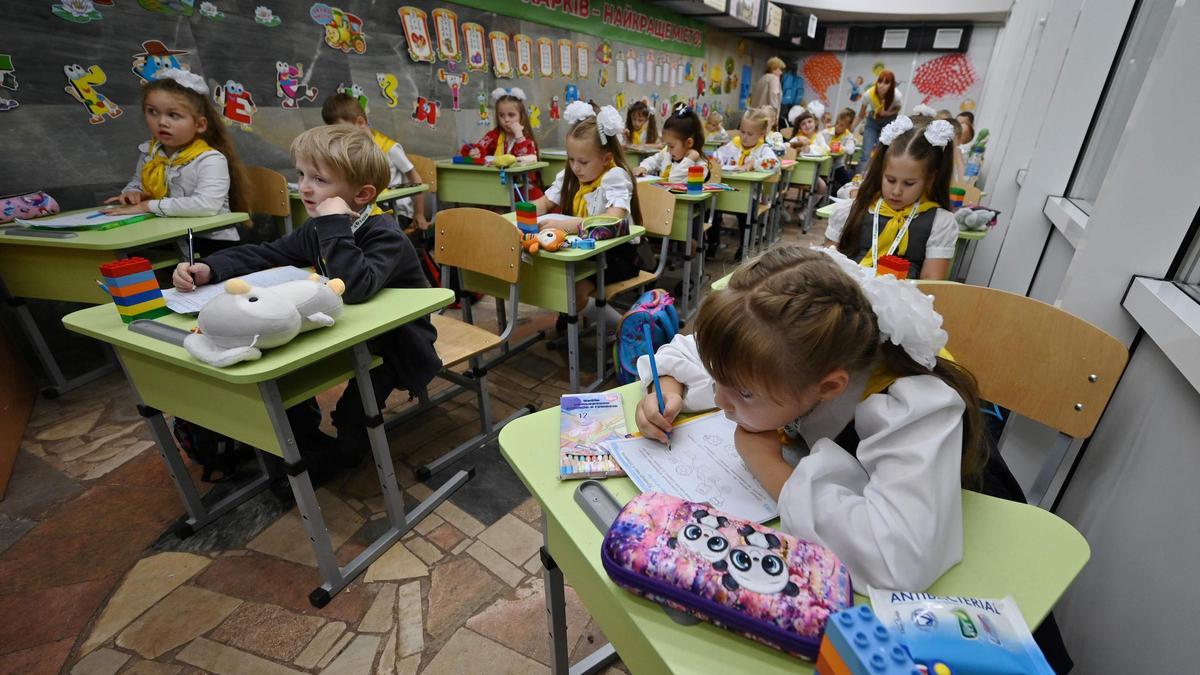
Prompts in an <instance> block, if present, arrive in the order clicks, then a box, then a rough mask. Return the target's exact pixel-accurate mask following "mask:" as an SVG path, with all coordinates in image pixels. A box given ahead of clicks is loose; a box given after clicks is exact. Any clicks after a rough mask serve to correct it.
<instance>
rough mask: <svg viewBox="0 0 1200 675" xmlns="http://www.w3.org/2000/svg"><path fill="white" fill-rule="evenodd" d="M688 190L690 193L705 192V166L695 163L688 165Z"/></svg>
mask: <svg viewBox="0 0 1200 675" xmlns="http://www.w3.org/2000/svg"><path fill="white" fill-rule="evenodd" d="M687 190H688V194H689V195H698V194H700V193H701V192H704V167H703V166H700V165H699V164H693V165H692V166H689V167H688V178H687Z"/></svg>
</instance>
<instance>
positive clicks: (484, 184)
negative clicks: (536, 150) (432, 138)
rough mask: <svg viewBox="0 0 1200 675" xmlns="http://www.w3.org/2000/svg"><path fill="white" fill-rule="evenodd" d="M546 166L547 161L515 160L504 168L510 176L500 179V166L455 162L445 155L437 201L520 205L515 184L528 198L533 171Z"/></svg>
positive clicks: (478, 204)
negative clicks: (520, 161) (525, 162)
mask: <svg viewBox="0 0 1200 675" xmlns="http://www.w3.org/2000/svg"><path fill="white" fill-rule="evenodd" d="M546 166H547V164H546V162H541V161H538V162H530V163H528V164H514V165H513V166H510V167H508V168H507V169H504V172H505V174H506V175H507V180H506V181H505V182H504V183H501V181H500V171H501V170H500V169H497V168H496V167H494V166H480V165H478V164H455V163H454V162H453V161H451V160H448V159H443V160H440V161H438V163H437V180H438V190H437V198H438V202H439V203H440V204H447V203H453V204H462V205H469V206H502V207H505V208H507V209H508V210H510V211H511V210H514V209H516V208H517V207H516V204H517V202H518V201H520V200H519V199H517V197H516V193H515V191H514V190H513V185H514V184H515V183H518V182H519V183H520V185H521V194H523V195H525V198H526V199H528V198H529V176H530V174H531V173H532V172H534V171H538V170H541V169H544V168H546Z"/></svg>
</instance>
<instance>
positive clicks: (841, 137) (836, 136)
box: [829, 129, 851, 143]
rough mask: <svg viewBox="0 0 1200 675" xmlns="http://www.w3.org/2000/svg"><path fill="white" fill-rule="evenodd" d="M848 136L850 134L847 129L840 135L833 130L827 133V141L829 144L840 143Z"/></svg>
mask: <svg viewBox="0 0 1200 675" xmlns="http://www.w3.org/2000/svg"><path fill="white" fill-rule="evenodd" d="M850 135H851V134H850V130H849V129H847V130H845V131H843V132H842V133H840V134H839V133H837V130H836V129H835V130H834V131H831V132H830V133H829V140H830V142H831V143H833V142H836V143H841V142H842V141H844V140H845V139H846V137H847V136H850Z"/></svg>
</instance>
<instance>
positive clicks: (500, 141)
mask: <svg viewBox="0 0 1200 675" xmlns="http://www.w3.org/2000/svg"><path fill="white" fill-rule="evenodd" d="M504 140H505V139H504V132H503V131H501V132H500V133H498V134H496V151H495V152H494V153H493V154H495V155H496V156H497V157H499V156H500V155H504V154H508V153H506V152H505V151H504Z"/></svg>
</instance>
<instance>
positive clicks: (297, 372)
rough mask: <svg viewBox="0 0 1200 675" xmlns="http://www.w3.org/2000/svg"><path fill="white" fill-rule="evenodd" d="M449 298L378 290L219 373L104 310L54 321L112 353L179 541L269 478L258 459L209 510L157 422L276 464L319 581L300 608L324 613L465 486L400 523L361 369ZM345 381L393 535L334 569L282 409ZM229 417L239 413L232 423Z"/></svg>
mask: <svg viewBox="0 0 1200 675" xmlns="http://www.w3.org/2000/svg"><path fill="white" fill-rule="evenodd" d="M453 299H454V292H453V291H451V290H450V289H445V288H421V289H393V288H386V289H384V290H382V291H380V292H379V293H378V294H377V295H376V296H375V297H374V298H372V299H371V300H370V301H369V302H366V303H363V304H359V305H346V306H345V309H344V310H343V312H342V315H341V316H340V317H339V318H338V320H337V323H336V324H334V325H333V326H331V327H328V328H320V329H317V330H314V331H310V332H307V333H303V334H301V335H299V336H298V337H296V339H295V340H293V341H291V342H290V343H288V344H286V345H283V346H281V347H277V348H275V349H272V350H269V351H267V352H266V353H264V354H263V357H262V358H261V359H258V360H256V361H243V362H242V363H238V364H234V365H232V366H230V367H228V368H215V367H213V366H210V365H208V364H206V363H203V362H201V361H199V360H196V359H194V358H192V357H191V355H189V354H188V352H187V351H186V350H185V349H184V348H183V346H182V342H179V343H174V342H167V341H164V340H161V339H158V338H153V337H150V336H147V335H143V334H141V333H137V332H134V331H133V330H130V329H128V328H127V327H126V326H125V324H124V323H122V322H121V319H120V317H119V316H118V314H117V312H116V310H115V309H114V308H113V307H112V306H111V305H102V306H97V307H89V308H88V309H84V310H80V311H78V312H74V313H72V314H69V315H67V316H66V317H64V318H63V324H65V325H66V326H67V328H69V329H71V330H73V331H75V332H77V333H82V334H84V335H87V336H89V337H93V338H95V339H97V340H100V341H102V342H106V343H108V344H110V345H112V347H113V348H114V349H115V350H116V352H117V356H118V358H119V359H120V361H121V365H122V366H123V367H124V369H125V374H126V376H127V377H128V378H129V383H130V385H131V386H132V387H133V388H134V390H135V391H136V392H137V396H138V399H139V400H140V402H141V405H139V411H140V412H141V413H142V415H143V416H144V417H145V418H146V423H147V424H148V425H149V426H150V430H151V432H152V434H153V436H154V439H155V440H156V441H157V442H158V450H159V454H160V455H162V457H163V460H164V461H165V462H166V464H167V469H168V472H169V473H170V474H171V478H172V480H173V481H174V482H175V486H176V488H177V489H178V490H179V494H180V497H181V498H182V499H183V503H184V506H185V508H186V509H187V516H186V517H185V518H183V519H181V520H180V521H179V523H178V525H177V529H176V532H177V533H178V534H179V535H180V536H188V535H189V534H191V533H192V532H194V531H195V530H197V529H199V528H201V527H203V526H204V525H207V524H208V523H210V522H212V521H213V520H214V519H216V518H217V517H219V516H220V515H221V514H223V513H225V512H227V511H229V510H230V509H232V508H233V507H235V506H237V505H238V504H239V503H241V502H242V501H245V500H246V499H248V498H249V497H251V496H252V495H254V494H255V493H257V492H258V491H259V490H261V489H263V488H264V487H265V486H266V483H267V480H268V478H267V476H266V466H265V463H264V462H263V458H262V456H261V454H259V455H258V460H259V465H260V467H261V468H262V469H263V475H260V476H259V477H258V478H257V479H255V480H254V481H252V482H251V483H249V484H248V485H246V486H244V487H242V488H239V489H238V490H236V491H235V492H233V493H232V494H230V495H228V496H227V497H225V498H224V499H222V500H221V501H219V502H217V503H216V504H212V505H209V506H205V505H204V504H203V503H202V502H201V497H200V493H199V492H198V491H197V489H196V487H195V485H194V484H193V483H192V481H191V478H190V476H189V475H188V471H187V466H186V465H185V464H184V461H183V459H182V457H181V456H180V454H179V449H178V448H177V447H176V446H175V441H174V439H173V438H172V436H171V431H170V429H168V427H167V423H166V420H165V419H164V417H163V416H164V414H166V415H175V416H178V417H181V418H183V419H186V420H189V421H191V422H194V423H196V424H199V425H201V426H203V427H206V428H208V429H212V430H213V431H216V432H218V433H221V434H224V435H226V436H230V437H232V438H235V439H237V440H239V441H242V442H243V443H246V444H248V445H250V446H252V447H254V448H257V449H259V450H260V451H263V452H269V453H272V454H274V455H278V456H280V457H282V458H283V459H284V460H285V462H286V466H287V467H288V468H287V469H286V471H287V473H288V474H289V477H288V479H289V482H290V483H291V487H292V492H293V493H294V494H295V496H296V505H297V507H298V508H299V510H300V515H301V516H302V520H303V523H304V527H305V530H306V532H307V534H308V536H309V539H310V540H311V541H312V544H313V551H314V553H315V554H316V560H317V567H318V569H319V570H320V573H321V578H322V580H323V583H322V584H321V586H319V587H318V588H316V589H315V590H313V592H312V593H311V594H309V601H310V602H312V604H313V605H314V606H317V607H321V606H324V604H325V603H327V602H328V601H329V599H330V597H332V596H333V595H334V594H336V593H337V592H338V591H339V590H341V589H342V588H344V587H345V586H346V585H347V584H348V583H350V582H351V581H352V580H353V579H354V578H355V577H356V576H358V574H360V573H361V572H362V571H363V570H365V569H366V568H367V566H369V565H370V564H371V563H372V562H373V561H374V560H375V559H377V558H378V557H379V556H381V555H383V553H384V552H386V551H387V550H388V548H390V547H391V546H392V544H394V543H395V542H397V541H399V540H400V537H402V536H403V535H404V534H405V533H406V532H407V531H408V530H409V529H411V528H412V527H413V526H414V525H416V524H417V523H418V522H420V521H421V519H422V518H424V517H425V516H426V515H427V514H429V513H430V512H431V511H432V510H433V509H434V508H436V507H437V506H438V504H440V503H441V502H442V501H444V500H445V498H446V497H447V496H448V495H449V494H450V493H451V492H453V491H454V489H456V488H457V487H458V486H460V485H461V484H463V483H465V482H466V481H467V480H469V479H470V477H471V474H470V473H469V472H466V471H462V472H459V473H458V474H456V475H455V476H454V477H453V478H451V479H450V480H449V481H447V483H446V484H445V485H443V486H442V487H440V488H438V490H437V491H435V492H434V493H433V494H432V495H431V496H430V497H428V498H427V499H425V501H423V502H421V504H420V505H418V506H417V507H416V508H415V509H413V510H412V511H411V512H409V513H408V514H407V515H406V514H405V511H404V501H403V497H402V496H401V493H400V487H399V485H398V484H397V483H396V475H395V469H394V468H393V466H392V457H391V453H390V450H389V448H388V442H387V437H386V435H385V432H384V427H383V422H382V418H381V417H379V405H378V404H379V403H381V402H380V401H376V400H375V395H374V393H373V392H372V388H371V374H370V369H371V368H372V367H373V366H374V365H377V364H378V363H379V362H380V360H379V359H378V357H372V356H371V354H370V353H369V352H368V351H367V340H369V339H371V338H373V337H375V336H377V335H381V334H383V333H386V332H387V331H389V330H392V329H393V328H396V327H397V326H400V325H401V324H404V323H407V322H409V321H412V320H413V319H416V318H419V317H422V316H425V315H427V314H429V313H430V312H434V311H437V310H438V309H440V308H442V307H445V306H446V305H449V304H450V303H451V302H452V301H453ZM155 322H157V323H159V324H163V325H165V326H169V327H173V328H176V329H181V330H183V331H187V330H188V329H190V328H191V327H192V326H194V325H195V324H196V319H195V317H194V316H185V315H180V314H171V315H168V316H165V317H161V318H159V319H156V320H155ZM180 340H182V338H180ZM351 377H355V378H357V382H358V387H359V392H360V393H361V394H362V399H363V411H364V412H365V413H366V416H367V418H368V419H371V418H377V419H379V423H378V424H376V425H375V426H373V427H369V428H368V435H369V437H370V442H371V453H372V454H373V456H374V460H375V466H376V468H377V469H378V473H379V482H380V486H381V487H382V489H383V495H384V501H385V503H386V506H387V513H388V518H389V524H390V527H389V528H388V529H387V530H386V531H385V532H384V533H383V534H381V535H380V536H379V537H378V538H377V539H376V540H375V541H374V542H372V543H371V544H370V545H368V546H367V548H366V549H365V550H364V551H363V552H362V553H360V554H359V555H358V556H356V557H355V558H354V559H353V560H351V561H350V562H349V563H347V564H346V565H345V566H344V567H339V566H338V564H337V560H336V558H335V551H334V549H333V547H332V545H331V543H330V539H329V531H328V529H327V528H326V525H325V521H324V519H323V517H322V516H321V509H320V506H319V505H318V504H317V500H316V495H315V493H314V492H313V487H312V482H311V481H310V479H309V475H308V472H307V471H306V470H305V468H304V465H303V460H302V459H301V457H300V453H299V451H298V450H297V447H296V442H295V439H294V436H293V433H292V428H291V425H290V424H289V423H288V418H287V415H286V413H285V410H286V409H287V408H289V407H291V406H293V405H296V404H297V403H300V402H303V401H305V400H308V399H309V398H311V397H312V396H314V395H316V394H318V393H320V392H322V391H325V390H326V389H328V388H330V387H332V386H334V385H336V384H338V383H340V382H344V381H346V380H348V379H349V378H351ZM234 411H236V414H231V413H232V412H234Z"/></svg>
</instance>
